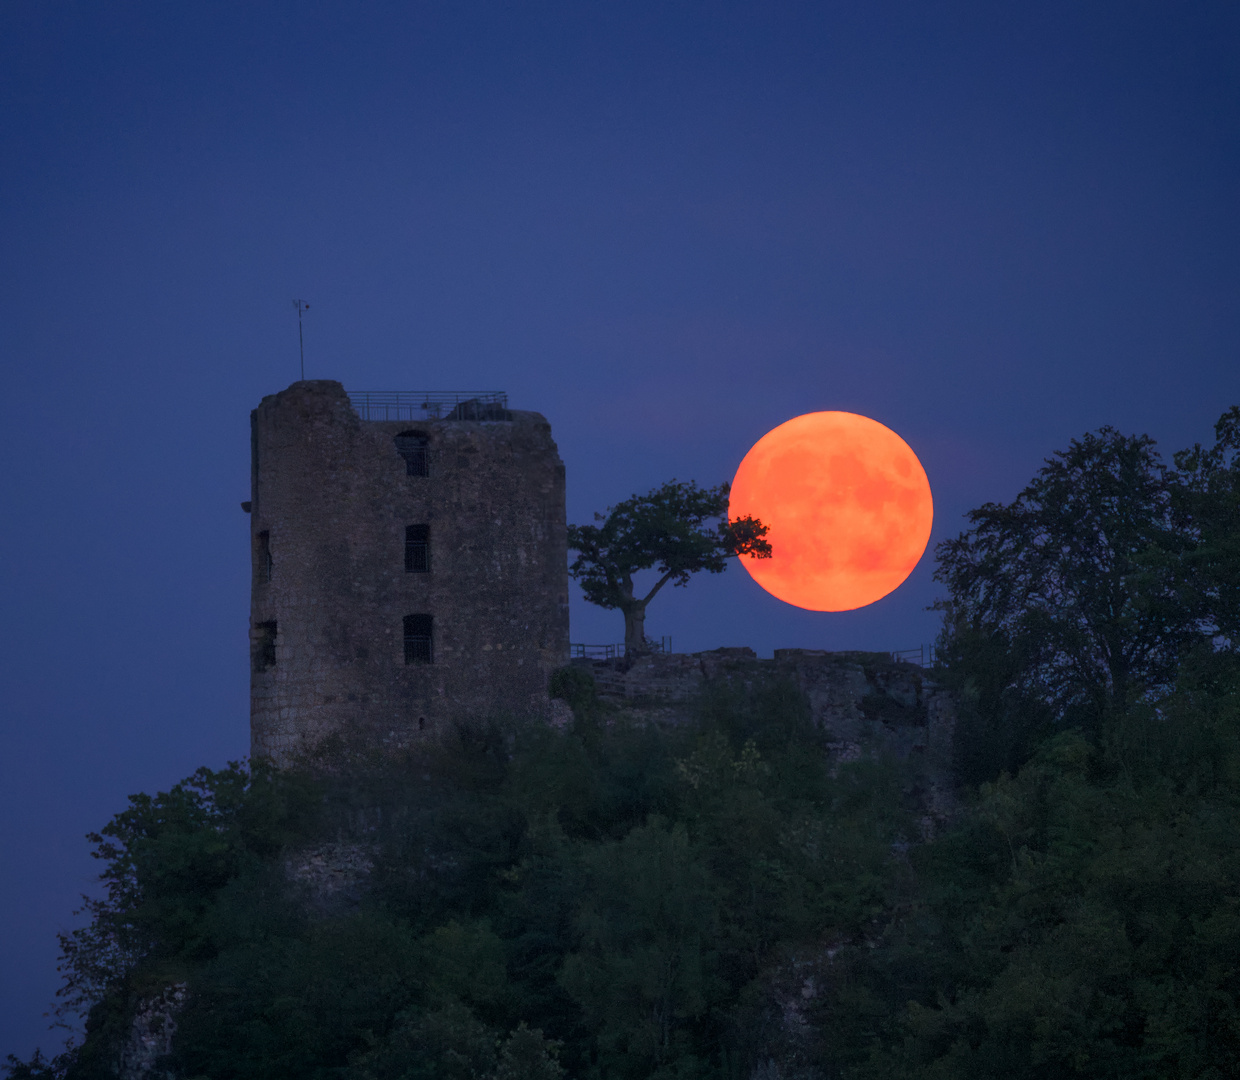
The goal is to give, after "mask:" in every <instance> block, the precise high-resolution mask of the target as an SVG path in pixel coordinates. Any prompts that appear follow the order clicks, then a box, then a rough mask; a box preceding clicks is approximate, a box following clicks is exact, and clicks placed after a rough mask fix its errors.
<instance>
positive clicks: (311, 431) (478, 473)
mask: <svg viewBox="0 0 1240 1080" xmlns="http://www.w3.org/2000/svg"><path fill="white" fill-rule="evenodd" d="M507 415H508V416H510V417H511V419H507V420H452V419H439V420H425V421H417V422H411V421H391V422H389V421H384V422H379V421H365V420H362V419H360V418H359V416H358V414H357V413H356V411H355V410H354V409H353V407H352V406H351V405H350V403H349V400H348V397H347V395H346V393H345V390H344V388H343V387H342V386H341V385H340V383H338V382H330V381H312V382H300V383H294V384H293V385H292V386H290V387H289V388H288V389H287V390H285V391H283V392H281V393H279V394H275V395H273V396H271V397H266V398H264V399H263V401H262V403H261V404H260V405H259V407H258V408H257V409H256V410H254V413H253V414H252V462H253V468H252V496H251V515H250V524H251V540H252V549H253V589H252V601H251V621H250V627H251V630H250V634H251V654H252V655H251V659H252V664H251V669H252V675H251V699H250V731H251V753H252V754H253V755H254V756H256V757H267V758H271V759H273V760H275V761H276V762H278V763H285V762H287V761H288V760H289V759H290V757H291V756H292V755H294V754H296V753H297V752H299V751H302V750H306V749H309V748H310V747H311V746H313V744H314V743H316V742H317V741H318V740H320V739H321V738H322V737H324V736H325V735H327V734H329V733H332V732H336V731H342V730H348V731H350V732H359V733H361V734H363V735H364V736H365V737H367V738H372V739H374V740H376V741H378V742H380V743H395V744H400V743H403V742H405V741H407V740H409V739H411V738H415V737H417V736H418V734H419V733H424V732H427V731H433V730H434V729H435V728H436V727H437V726H439V725H440V724H442V723H443V722H444V721H445V720H446V719H447V718H448V717H449V716H451V715H453V714H455V713H460V712H466V711H474V712H479V711H481V712H492V711H496V710H509V711H513V710H515V711H528V710H531V709H532V710H535V711H544V712H545V711H546V709H547V695H546V688H547V680H548V676H549V673H550V672H551V671H552V670H554V669H555V668H556V667H558V666H560V665H561V664H563V663H565V662H566V661H567V658H568V575H567V569H566V567H567V562H568V559H567V548H566V543H567V540H566V537H567V532H566V521H565V504H564V466H563V463H562V462H561V461H560V457H559V453H558V451H557V449H556V445H555V443H554V441H553V440H552V438H551V427H550V425H549V424H548V423H547V421H546V420H544V419H543V417H541V416H539V415H538V414H537V413H531V412H512V413H509V414H507ZM411 430H413V431H416V432H418V433H419V434H421V435H422V436H424V437H425V439H426V442H427V456H426V460H427V470H426V471H427V475H424V476H423V475H409V470H408V469H407V466H406V459H405V458H404V457H402V456H401V454H400V453H399V452H398V448H397V444H396V441H395V440H396V436H397V435H400V434H401V433H403V432H407V431H411ZM411 525H413V526H426V528H427V533H428V538H427V544H428V547H427V551H428V553H429V570H427V571H426V572H422V571H421V570H420V569H419V570H417V571H410V570H408V569H406V538H407V537H406V527H407V526H411ZM409 615H430V616H431V617H432V619H433V623H432V641H431V649H432V659H431V662H430V663H423V662H417V661H415V662H407V656H406V646H405V623H404V619H405V617H406V616H409Z"/></svg>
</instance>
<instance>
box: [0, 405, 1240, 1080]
mask: <svg viewBox="0 0 1240 1080" xmlns="http://www.w3.org/2000/svg"><path fill="white" fill-rule="evenodd" d="M1238 456H1240V410H1238V409H1233V410H1231V411H1230V412H1229V413H1227V414H1226V415H1225V416H1224V417H1223V419H1222V420H1221V421H1220V423H1219V426H1218V429H1217V439H1216V443H1215V445H1213V446H1212V447H1210V448H1200V447H1196V448H1194V449H1192V450H1190V451H1187V452H1184V453H1181V454H1178V455H1176V458H1175V462H1174V466H1168V467H1164V465H1163V464H1162V463H1161V462H1160V460H1159V459H1158V457H1157V456H1156V454H1155V451H1154V448H1153V446H1152V444H1151V443H1150V441H1149V440H1148V439H1141V438H1129V437H1125V436H1121V435H1119V434H1117V433H1116V432H1113V431H1110V430H1109V429H1103V430H1102V431H1100V432H1097V433H1095V434H1092V435H1089V436H1086V437H1084V438H1083V439H1081V440H1079V441H1077V442H1074V443H1073V444H1072V445H1071V446H1070V447H1069V449H1068V450H1067V451H1064V452H1063V453H1060V454H1057V455H1055V456H1054V457H1052V458H1051V459H1049V460H1048V462H1047V464H1046V467H1045V468H1044V469H1042V470H1041V471H1040V473H1039V474H1038V476H1037V477H1035V479H1034V480H1033V482H1032V483H1031V484H1030V486H1029V487H1028V488H1026V489H1025V491H1024V492H1022V493H1021V494H1020V496H1019V497H1018V498H1017V500H1016V501H1015V502H1013V503H1012V504H1011V505H1008V506H999V505H988V506H985V507H982V508H981V509H979V510H977V511H975V512H974V513H973V514H972V515H971V518H970V523H969V524H970V528H969V530H968V531H967V532H966V533H964V534H963V535H962V536H961V537H959V538H958V539H956V540H954V541H949V542H947V543H945V544H944V545H942V546H941V547H940V549H939V553H938V554H939V570H938V574H939V578H940V580H941V581H942V582H943V584H944V587H945V590H946V592H947V599H946V600H945V601H944V603H943V604H942V607H943V612H944V633H943V638H942V640H941V642H940V646H941V648H940V655H941V658H942V665H941V667H940V669H939V670H938V671H937V672H936V673H935V677H936V678H938V679H939V680H941V681H943V682H946V683H947V684H948V685H949V686H951V687H952V688H953V690H954V691H955V694H956V697H957V700H958V702H959V714H960V715H959V721H958V724H957V728H956V738H955V757H956V782H957V790H958V799H959V809H958V811H957V812H956V813H955V815H954V817H953V819H952V821H951V822H950V823H949V825H948V826H947V827H945V828H943V829H941V830H939V832H938V834H937V835H936V836H934V837H932V838H928V837H927V836H926V834H925V827H924V822H923V820H922V817H921V808H920V807H919V806H918V802H917V800H918V794H917V792H918V790H919V787H918V784H917V782H916V780H915V777H914V776H913V775H912V774H911V773H910V772H909V771H908V767H907V766H905V765H903V764H901V763H899V762H895V761H889V760H881V759H878V758H870V759H863V760H860V761H855V762H850V763H847V764H838V763H833V762H832V761H831V760H830V758H829V756H828V754H827V753H826V752H825V747H824V736H823V733H822V732H820V731H818V730H816V729H815V728H814V726H813V725H812V724H811V723H810V720H809V714H808V710H807V708H806V705H805V702H804V701H803V700H802V699H801V697H800V696H799V694H798V693H797V691H796V690H795V688H793V687H790V686H782V685H779V684H770V685H766V686H755V687H751V688H750V689H748V690H744V689H740V688H734V689H731V690H728V689H717V690H716V691H715V692H713V693H712V694H711V695H709V696H707V697H705V698H704V699H703V700H702V701H701V702H700V703H699V705H698V708H697V712H696V715H695V717H694V719H693V720H692V721H691V722H687V723H684V724H681V725H678V726H676V727H672V728H663V727H659V726H655V725H649V726H637V725H634V724H631V723H627V722H625V720H624V719H623V716H622V715H621V714H619V713H617V712H615V711H614V710H613V709H612V708H610V707H608V706H606V705H605V704H603V703H600V702H599V701H598V699H597V698H596V697H595V696H594V694H593V691H592V687H591V685H590V682H589V679H588V677H587V676H585V675H583V674H581V673H579V672H576V671H573V670H568V671H565V672H562V673H560V674H559V675H558V676H557V678H556V680H555V683H554V686H553V690H554V691H555V692H556V693H557V694H559V695H560V696H562V697H565V698H566V699H568V700H569V702H570V704H572V706H573V709H574V716H575V720H574V722H573V724H572V725H571V726H570V727H568V728H567V729H565V730H556V729H552V728H549V727H547V726H546V725H544V724H541V723H538V722H532V721H520V720H486V721H483V720H478V721H470V722H462V723H460V724H458V725H457V726H456V727H455V728H454V729H453V730H452V731H451V732H449V733H447V734H446V735H445V737H444V738H442V739H441V740H437V741H435V742H427V743H426V744H425V745H422V746H420V747H418V748H417V749H416V750H413V751H410V752H408V753H407V754H405V755H403V756H393V755H386V756H382V757H377V756H376V757H371V756H368V755H367V754H366V753H365V752H364V751H361V750H358V749H356V748H350V747H349V746H347V745H344V744H339V745H336V746H333V747H329V748H325V751H324V753H322V754H321V755H319V757H318V758H317V759H316V761H313V762H308V763H307V764H306V766H305V767H304V768H299V769H296V770H287V771H283V772H275V771H271V770H268V769H265V768H262V767H258V766H255V767H254V768H252V769H247V768H244V767H241V766H233V767H230V768H228V769H225V770H223V771H220V772H212V771H209V770H201V771H200V772H199V773H197V774H195V775H194V776H193V777H191V778H190V779H189V780H187V781H185V782H184V783H182V784H180V785H178V786H177V787H175V788H173V789H172V790H171V791H169V792H167V793H163V794H160V795H157V796H154V797H151V796H145V795H144V796H137V797H135V798H134V799H133V800H132V801H131V805H130V807H129V809H127V810H126V811H125V812H124V813H122V814H120V815H118V816H117V817H116V818H115V819H113V821H112V822H111V823H109V824H108V825H107V826H106V827H105V828H104V829H103V830H102V832H101V833H100V834H99V835H97V836H94V837H92V841H93V843H94V844H95V849H96V852H97V854H98V855H99V857H100V859H101V860H102V865H103V867H104V871H103V883H104V885H105V892H104V894H103V895H102V897H101V898H100V899H97V900H95V901H92V902H91V903H90V904H89V905H88V907H87V909H86V914H87V915H88V917H89V922H88V923H87V924H86V925H85V926H84V927H83V928H82V929H80V930H78V931H76V932H73V933H71V934H69V935H66V936H65V938H64V939H63V941H62V944H63V947H64V966H63V970H64V973H65V977H66V981H65V992H64V1002H65V1007H66V1008H67V1009H69V1010H73V1009H80V1010H81V1011H83V1012H85V1013H86V1015H87V1024H86V1037H85V1039H84V1041H83V1042H82V1044H81V1045H80V1046H78V1047H76V1048H75V1049H73V1050H71V1051H69V1052H68V1053H67V1054H66V1055H65V1056H63V1057H62V1058H60V1059H58V1060H57V1061H55V1062H53V1063H47V1062H44V1061H43V1060H42V1059H41V1058H36V1059H35V1060H34V1061H31V1062H26V1063H20V1062H17V1061H16V1060H13V1059H10V1065H9V1071H10V1075H11V1076H12V1077H50V1076H56V1077H65V1078H68V1080H85V1078H96V1077H111V1076H114V1075H116V1069H117V1063H118V1060H119V1057H120V1055H121V1052H122V1048H123V1047H124V1046H125V1044H126V1040H127V1039H128V1037H129V1033H130V1031H131V1028H132V1024H133V1017H134V1014H135V1011H137V1010H141V1009H142V1008H144V1007H146V1006H145V1005H144V1003H149V1002H150V1001H152V1000H154V999H157V998H158V997H159V996H160V995H161V994H164V993H165V992H166V991H167V989H168V988H169V987H182V986H183V987H184V993H183V995H182V998H181V1004H180V1005H179V1008H178V1011H177V1014H176V1017H177V1019H176V1022H177V1030H176V1035H175V1038H174V1040H173V1046H172V1053H171V1055H170V1056H169V1057H168V1058H167V1059H165V1060H164V1061H161V1062H160V1063H159V1066H158V1070H157V1075H172V1076H176V1077H180V1078H182V1080H193V1078H201V1077H208V1078H211V1080H229V1078H234V1077H236V1078H243V1077H244V1078H251V1077H263V1078H270V1080H283V1078H289V1080H292V1078H297V1080H317V1078H323V1080H326V1078H328V1077H331V1078H341V1080H406V1078H407V1080H413V1078H422V1077H426V1078H440V1077H443V1078H462V1080H464V1078H501V1077H502V1078H505V1080H515V1078H549V1080H550V1078H555V1077H574V1078H582V1080H585V1078H590V1077H598V1078H600V1080H601V1078H607V1080H611V1078H617V1080H621V1078H623V1080H628V1078H634V1080H638V1078H640V1080H646V1078H654V1077H658V1078H664V1077H667V1078H672V1077H676V1078H690V1077H736V1078H744V1080H776V1078H785V1080H791V1078H793V1077H797V1078H806V1080H809V1078H822V1080H827V1078H837V1077H838V1078H844V1077H848V1078H857V1080H861V1078H866V1080H878V1078H909V1080H911V1078H914V1077H917V1078H923V1077H933V1078H938V1077H941V1078H957V1077H959V1078H977V1080H982V1078H987V1080H989V1078H993V1077H1005V1078H1012V1080H1018V1078H1024V1077H1030V1078H1032V1077H1038V1078H1039V1080H1047V1078H1051V1080H1055V1078H1060V1077H1063V1078H1067V1077H1073V1078H1079V1077H1115V1078H1120V1077H1123V1078H1146V1077H1148V1078H1151V1080H1152V1078H1158V1080H1167V1078H1172V1080H1175V1078H1189V1077H1193V1078H1202V1080H1204V1078H1223V1077H1230V1076H1236V1075H1240V845H1237V843H1236V837H1237V836H1238V835H1240V662H1238V659H1237V652H1236V644H1237V642H1240V461H1238ZM313 857H318V858H319V859H320V860H324V861H326V862H328V863H330V862H331V861H332V860H333V859H336V860H337V861H340V860H344V861H343V862H342V866H344V865H345V864H347V863H349V862H350V860H351V862H352V865H354V867H360V866H361V864H363V863H367V862H368V863H369V869H368V870H366V871H365V872H362V870H360V869H359V870H358V871H357V872H356V873H354V874H353V876H350V875H349V874H348V873H347V872H345V871H344V870H342V872H341V875H340V876H341V881H342V882H343V884H341V885H339V887H336V888H325V887H323V886H322V885H321V884H320V885H318V886H316V885H314V884H312V883H303V882H301V878H302V877H303V876H304V875H299V873H298V872H297V868H298V867H304V866H309V865H311V864H312V863H313ZM290 868H291V869H290Z"/></svg>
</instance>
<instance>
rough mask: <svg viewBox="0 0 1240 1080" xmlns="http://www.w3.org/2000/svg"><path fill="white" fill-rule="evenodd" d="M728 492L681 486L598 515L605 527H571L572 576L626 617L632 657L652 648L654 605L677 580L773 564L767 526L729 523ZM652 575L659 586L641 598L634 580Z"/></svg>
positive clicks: (594, 599)
mask: <svg viewBox="0 0 1240 1080" xmlns="http://www.w3.org/2000/svg"><path fill="white" fill-rule="evenodd" d="M728 490H729V485H727V484H720V485H719V486H718V487H713V488H700V487H698V486H697V485H696V484H694V483H692V482H690V483H687V484H681V483H678V482H677V481H675V480H673V481H671V482H670V483H667V484H664V485H663V486H662V487H660V488H656V489H655V490H653V491H650V492H647V493H646V494H645V495H634V496H633V497H632V498H631V499H626V500H625V501H624V502H622V503H617V504H616V505H615V506H612V507H609V508H608V510H607V514H606V516H604V515H603V514H595V515H594V519H595V520H596V521H601V522H602V525H570V526H569V527H568V546H569V550H571V551H575V552H577V557H576V558H575V559H574V560H573V563H572V565H571V566H570V567H569V573H570V574H572V576H573V577H574V578H576V579H577V581H579V582H580V583H581V590H582V592H583V593H585V597H586V599H587V600H588V601H590V603H592V604H598V605H599V607H603V608H619V609H620V611H621V612H623V614H624V647H625V651H626V652H629V653H635V652H640V651H642V650H643V649H644V648H645V642H646V605H647V604H649V603H650V601H651V600H653V599H654V598H655V596H656V595H657V594H658V592H659V590H660V589H662V588H663V586H664V585H666V584H667V583H668V582H669V581H670V582H671V583H672V584H673V585H678V586H684V585H687V584H688V583H689V578H690V576H691V575H693V574H696V573H698V572H699V571H702V570H705V571H706V572H707V573H710V574H721V573H723V571H724V570H726V569H727V568H728V563H727V560H728V556H730V555H752V556H754V557H755V558H759V559H767V558H770V556H771V545H770V544H769V543H768V542H767V541H766V540H764V539H763V537H764V536H765V535H766V533H767V526H765V525H763V524H762V523H761V522H760V521H758V520H757V519H756V518H752V517H744V518H740V519H738V520H736V521H729V520H728V517H727V514H728ZM652 568H653V569H655V570H657V572H658V574H659V578H658V580H657V581H656V582H655V583H654V585H653V586H652V587H651V589H650V591H649V592H647V593H646V595H645V596H637V595H636V594H635V593H634V591H633V590H634V584H633V575H634V574H636V573H637V572H639V571H641V570H650V569H652Z"/></svg>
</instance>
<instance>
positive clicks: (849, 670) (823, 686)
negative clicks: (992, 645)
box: [573, 648, 956, 830]
mask: <svg viewBox="0 0 1240 1080" xmlns="http://www.w3.org/2000/svg"><path fill="white" fill-rule="evenodd" d="M573 663H574V664H578V665H581V666H583V667H586V668H588V669H589V670H590V672H591V674H592V675H593V676H594V681H595V687H596V690H597V692H598V694H599V696H600V697H601V698H602V699H603V700H605V701H610V702H612V703H613V704H615V705H619V706H621V707H622V708H623V709H624V710H625V711H627V712H629V713H631V714H633V715H634V716H635V717H636V718H638V719H644V720H648V721H653V722H660V723H677V722H680V721H682V720H684V719H686V718H687V717H688V715H689V711H690V710H691V709H692V708H693V707H694V703H695V702H696V701H697V700H698V699H699V697H700V695H701V693H702V692H703V691H704V690H706V689H708V688H709V687H710V686H711V685H712V684H720V683H725V684H733V685H740V686H745V687H749V688H754V687H757V686H759V685H761V684H762V683H773V682H780V681H782V682H786V683H791V684H793V685H795V686H796V687H797V689H798V690H800V691H801V693H802V694H804V695H805V699H806V702H807V703H808V705H809V711H810V716H811V718H812V720H813V722H814V724H815V725H816V726H817V727H819V728H820V729H821V730H822V731H823V732H824V733H825V734H826V736H827V746H828V749H829V752H830V753H831V756H832V757H833V758H834V759H835V760H836V761H853V760H856V759H857V758H859V757H862V756H864V755H867V754H872V755H891V756H894V757H896V758H899V759H901V760H904V761H911V762H913V763H914V764H915V765H916V767H917V768H916V772H917V773H918V774H919V775H920V776H921V777H922V779H923V781H924V787H923V790H922V791H921V792H920V793H919V794H920V801H921V805H922V806H923V808H924V810H925V813H926V815H927V820H926V823H925V824H926V827H927V828H928V829H931V830H932V828H933V825H934V823H935V822H936V821H941V820H943V819H945V818H946V817H947V816H948V814H949V813H950V810H951V806H952V794H951V793H952V789H953V786H954V785H953V781H952V737H953V734H954V731H955V726H956V710H955V705H954V703H953V701H952V698H951V696H950V695H949V694H948V692H947V691H946V690H944V689H943V688H942V687H940V686H938V685H936V684H935V682H934V681H933V680H932V679H931V678H930V677H929V675H928V673H927V672H926V671H924V670H923V669H922V668H920V667H918V666H917V665H915V664H907V663H897V662H893V661H892V659H891V657H890V655H889V654H887V653H868V652H826V651H822V650H816V649H776V650H775V654H774V657H773V658H772V659H770V660H759V659H758V657H757V655H756V654H755V653H754V651H753V650H752V649H749V648H730V649H714V650H711V651H709V652H701V653H671V654H660V653H655V654H653V655H648V656H643V657H641V658H639V659H637V660H636V661H634V662H633V663H632V665H631V666H629V667H627V668H625V667H624V666H623V664H620V665H615V664H611V663H609V662H607V661H590V660H584V661H582V660H575V661H573Z"/></svg>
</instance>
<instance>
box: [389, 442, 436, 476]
mask: <svg viewBox="0 0 1240 1080" xmlns="http://www.w3.org/2000/svg"><path fill="white" fill-rule="evenodd" d="M427 441H428V440H427V438H426V436H425V435H423V434H422V432H420V431H402V432H401V433H400V434H399V435H397V436H396V452H397V453H398V454H399V455H400V456H401V457H403V458H404V459H405V474H406V475H407V476H430V472H431V471H430V454H429V453H428V452H427V449H426V444H427Z"/></svg>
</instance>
